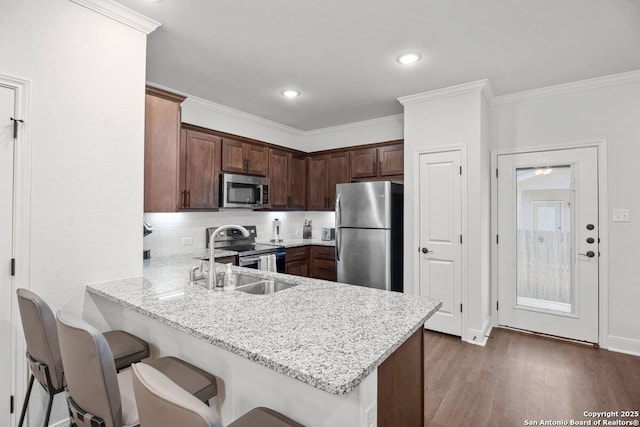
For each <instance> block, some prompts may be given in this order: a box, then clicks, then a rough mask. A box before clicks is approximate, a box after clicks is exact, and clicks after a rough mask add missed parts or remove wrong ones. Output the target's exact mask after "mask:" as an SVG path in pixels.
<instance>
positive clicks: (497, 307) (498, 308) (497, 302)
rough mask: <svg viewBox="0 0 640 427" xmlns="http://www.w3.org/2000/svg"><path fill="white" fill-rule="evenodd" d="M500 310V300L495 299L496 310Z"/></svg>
mask: <svg viewBox="0 0 640 427" xmlns="http://www.w3.org/2000/svg"><path fill="white" fill-rule="evenodd" d="M498 310H500V301H496V311H498Z"/></svg>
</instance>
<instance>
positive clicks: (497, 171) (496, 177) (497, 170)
mask: <svg viewBox="0 0 640 427" xmlns="http://www.w3.org/2000/svg"><path fill="white" fill-rule="evenodd" d="M497 177H498V168H496V178H497Z"/></svg>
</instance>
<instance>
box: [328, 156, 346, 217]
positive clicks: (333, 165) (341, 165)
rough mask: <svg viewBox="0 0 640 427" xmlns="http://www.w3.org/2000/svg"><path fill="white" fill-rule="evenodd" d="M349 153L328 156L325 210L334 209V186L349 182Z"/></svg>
mask: <svg viewBox="0 0 640 427" xmlns="http://www.w3.org/2000/svg"><path fill="white" fill-rule="evenodd" d="M350 181H351V179H350V175H349V153H348V152H343V153H334V154H330V155H329V160H328V163H327V208H328V210H334V209H335V208H336V184H343V183H345V182H350Z"/></svg>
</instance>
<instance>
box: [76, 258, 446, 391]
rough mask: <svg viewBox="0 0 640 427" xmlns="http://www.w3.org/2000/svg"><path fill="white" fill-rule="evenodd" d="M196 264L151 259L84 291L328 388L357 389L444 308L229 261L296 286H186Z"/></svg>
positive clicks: (189, 260)
mask: <svg viewBox="0 0 640 427" xmlns="http://www.w3.org/2000/svg"><path fill="white" fill-rule="evenodd" d="M196 264H197V260H194V259H193V257H192V255H182V256H174V257H166V258H155V259H151V260H147V262H146V263H145V268H144V276H143V277H134V278H130V279H123V280H116V281H112V282H105V283H97V284H90V285H88V286H87V290H88V292H89V293H91V294H95V295H99V296H101V297H103V298H106V299H108V300H110V301H112V302H114V303H116V304H119V305H121V306H124V307H128V308H130V309H132V310H135V311H137V312H139V313H141V314H143V315H145V316H148V317H151V318H153V319H157V320H158V321H160V322H162V323H164V324H167V325H169V326H172V327H174V328H176V329H178V330H180V331H182V332H184V333H187V334H189V335H192V336H194V337H196V338H199V339H201V340H204V341H207V342H209V343H211V344H213V345H216V346H219V347H221V348H224V349H226V350H228V351H230V352H232V353H235V354H238V355H240V356H242V357H245V358H247V359H249V360H252V361H255V362H256V363H259V364H261V365H264V366H266V367H268V368H271V369H274V370H276V371H277V372H280V373H282V374H284V375H288V376H290V377H292V378H295V379H298V380H300V381H303V382H305V383H307V384H309V385H311V386H313V387H316V388H319V389H321V390H324V391H327V392H329V393H334V394H346V393H349V392H350V391H351V390H353V389H354V388H356V387H357V386H358V384H360V382H361V381H362V380H363V379H364V378H366V376H367V375H369V373H371V372H372V371H373V370H374V369H376V368H377V367H378V366H379V365H380V364H381V363H382V362H383V361H384V360H385V359H386V358H387V357H388V356H389V355H390V354H391V353H393V352H394V351H395V350H396V349H397V348H398V347H399V346H400V345H402V343H404V342H405V341H406V340H407V339H408V338H409V337H410V336H411V335H412V334H413V333H414V332H415V331H417V330H418V329H420V328H422V327H423V324H424V322H425V321H426V320H427V319H428V318H429V317H431V315H433V313H435V312H436V311H437V310H438V309H439V308H440V306H441V305H442V303H441V302H438V301H435V300H433V299H430V298H427V297H418V296H412V295H405V294H401V293H396V292H388V291H381V290H377V289H370V288H364V287H360V286H353V285H346V284H341V283H335V282H327V281H324V280H317V279H310V278H306V277H300V276H291V275H287V274H281V273H273V272H265V271H259V270H253V269H247V268H242V267H235V266H234V267H232V269H233V270H234V271H236V272H238V273H242V274H244V275H250V276H255V277H258V278H266V279H275V280H278V281H281V282H288V283H295V284H297V285H298V286H294V287H292V288H289V289H286V290H283V291H280V292H277V293H274V294H270V295H251V294H245V293H243V292H238V291H236V292H235V293H233V294H230V295H226V294H224V293H222V292H215V291H211V290H208V289H206V287H204V286H203V285H189V284H188V275H189V269H190V267H191V266H192V265H196ZM218 266H219V268H222V264H218Z"/></svg>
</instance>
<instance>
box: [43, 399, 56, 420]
mask: <svg viewBox="0 0 640 427" xmlns="http://www.w3.org/2000/svg"><path fill="white" fill-rule="evenodd" d="M48 391H49V404H48V405H47V416H46V417H45V418H44V427H47V426H48V425H49V417H50V416H51V405H52V404H53V396H55V393H53V392H52V391H51V390H48Z"/></svg>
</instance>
